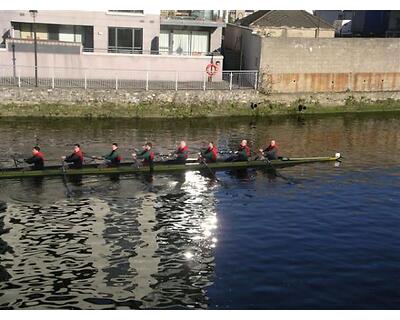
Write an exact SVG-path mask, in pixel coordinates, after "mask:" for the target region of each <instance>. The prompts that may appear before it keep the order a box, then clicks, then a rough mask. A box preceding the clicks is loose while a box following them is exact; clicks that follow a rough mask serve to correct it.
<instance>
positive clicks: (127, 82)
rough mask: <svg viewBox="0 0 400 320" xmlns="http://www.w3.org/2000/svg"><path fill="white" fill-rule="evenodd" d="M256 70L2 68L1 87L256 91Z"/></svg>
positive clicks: (0, 73) (0, 71)
mask: <svg viewBox="0 0 400 320" xmlns="http://www.w3.org/2000/svg"><path fill="white" fill-rule="evenodd" d="M257 82H258V72H257V71H253V70H250V71H219V72H218V73H217V74H215V75H214V76H212V77H210V76H209V75H208V74H207V73H206V72H205V71H204V72H202V71H199V72H193V71H179V72H178V71H158V70H115V69H78V68H68V69H66V68H45V67H38V69H37V79H36V77H35V68H34V67H32V66H29V67H28V66H1V65H0V86H17V87H35V86H38V87H41V88H83V89H115V90H120V89H125V90H238V89H241V90H243V89H257Z"/></svg>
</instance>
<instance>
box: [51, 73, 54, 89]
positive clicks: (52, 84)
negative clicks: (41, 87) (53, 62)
mask: <svg viewBox="0 0 400 320" xmlns="http://www.w3.org/2000/svg"><path fill="white" fill-rule="evenodd" d="M51 88H52V89H54V73H53V76H52V77H51Z"/></svg>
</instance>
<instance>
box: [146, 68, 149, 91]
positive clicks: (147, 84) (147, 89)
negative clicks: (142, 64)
mask: <svg viewBox="0 0 400 320" xmlns="http://www.w3.org/2000/svg"><path fill="white" fill-rule="evenodd" d="M146 91H149V72H148V71H146Z"/></svg>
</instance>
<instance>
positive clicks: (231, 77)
mask: <svg viewBox="0 0 400 320" xmlns="http://www.w3.org/2000/svg"><path fill="white" fill-rule="evenodd" d="M232 79H233V73H232V72H231V73H230V75H229V90H231V91H232Z"/></svg>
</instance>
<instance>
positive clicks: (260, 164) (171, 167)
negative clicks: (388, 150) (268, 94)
mask: <svg viewBox="0 0 400 320" xmlns="http://www.w3.org/2000/svg"><path fill="white" fill-rule="evenodd" d="M339 158H340V156H339V157H338V156H335V157H310V158H282V159H279V160H271V161H270V162H269V163H268V162H266V161H264V160H256V161H246V162H216V163H209V164H207V167H208V168H209V169H211V170H234V169H246V168H265V169H268V168H269V169H272V168H282V167H289V166H295V165H299V164H307V163H315V162H330V161H338V160H339ZM207 167H206V166H205V165H204V164H201V163H187V164H160V163H156V164H155V165H154V166H153V170H152V171H151V170H150V167H148V166H142V167H137V166H135V165H134V164H133V163H123V164H121V165H120V166H119V167H112V168H108V167H101V166H98V165H89V166H85V167H84V168H82V169H69V168H66V169H65V170H63V169H62V168H61V167H55V166H53V167H48V168H46V169H44V170H30V169H22V168H21V169H18V168H13V169H3V170H2V171H0V179H12V178H28V177H51V176H63V175H66V176H79V175H104V174H108V175H113V174H114V175H115V174H135V173H146V172H147V173H149V172H154V173H156V172H160V173H162V172H179V171H189V170H190V171H200V170H208V168H207Z"/></svg>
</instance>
